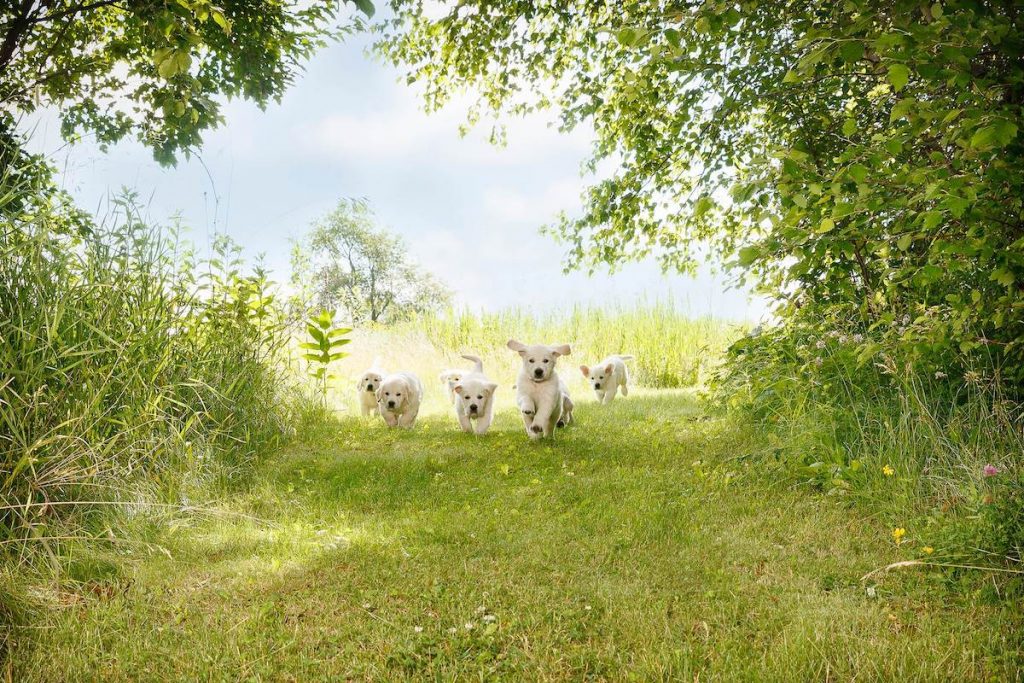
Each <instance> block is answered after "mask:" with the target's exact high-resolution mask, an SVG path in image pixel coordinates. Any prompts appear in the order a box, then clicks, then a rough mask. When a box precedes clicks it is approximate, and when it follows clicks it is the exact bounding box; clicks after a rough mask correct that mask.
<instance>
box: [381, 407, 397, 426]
mask: <svg viewBox="0 0 1024 683" xmlns="http://www.w3.org/2000/svg"><path fill="white" fill-rule="evenodd" d="M380 416H381V417H383V418H384V423H385V424H386V425H387V426H388V427H397V426H398V416H397V415H395V414H394V413H392V412H388V411H386V410H382V411H381V413H380Z"/></svg>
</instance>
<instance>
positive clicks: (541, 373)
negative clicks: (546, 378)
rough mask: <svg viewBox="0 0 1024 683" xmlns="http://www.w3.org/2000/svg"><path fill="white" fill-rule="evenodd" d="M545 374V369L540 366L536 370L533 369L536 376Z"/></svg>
mask: <svg viewBox="0 0 1024 683" xmlns="http://www.w3.org/2000/svg"><path fill="white" fill-rule="evenodd" d="M543 375H544V371H543V370H541V369H540V368H537V369H536V370H534V371H533V376H534V377H542V376H543Z"/></svg>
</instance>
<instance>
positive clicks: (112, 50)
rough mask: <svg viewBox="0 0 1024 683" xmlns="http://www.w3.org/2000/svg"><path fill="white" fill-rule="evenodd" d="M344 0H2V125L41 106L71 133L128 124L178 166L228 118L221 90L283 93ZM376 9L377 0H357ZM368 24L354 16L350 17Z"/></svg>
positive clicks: (265, 95) (111, 135)
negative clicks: (223, 112)
mask: <svg viewBox="0 0 1024 683" xmlns="http://www.w3.org/2000/svg"><path fill="white" fill-rule="evenodd" d="M343 2H344V0H311V1H310V2H302V1H299V0H224V1H223V3H222V5H217V4H214V2H213V1H212V0H9V1H8V2H4V3H0V112H2V113H0V129H4V128H6V129H8V130H12V129H13V126H14V123H15V116H16V115H17V114H25V113H30V112H32V111H35V110H36V109H37V108H39V107H47V106H49V107H55V108H57V109H58V110H59V111H60V116H61V121H62V132H63V134H64V136H65V137H67V138H71V137H73V136H74V135H78V134H85V133H92V134H95V136H96V139H97V141H98V142H99V143H100V144H101V145H107V144H110V143H113V142H117V141H118V140H121V139H122V138H124V137H125V136H127V135H129V134H130V133H134V134H135V135H136V137H137V138H138V139H139V140H140V141H142V142H143V143H144V144H146V145H147V146H149V147H151V148H152V149H153V152H154V155H155V157H156V158H157V160H159V161H160V162H162V163H172V162H173V161H174V160H175V158H176V155H177V154H178V153H179V152H185V153H186V154H187V153H188V151H189V150H190V149H193V148H195V147H197V146H198V145H199V144H200V143H201V135H202V132H203V131H205V130H208V129H210V128H213V127H216V126H217V125H218V124H220V123H221V122H222V118H221V115H220V103H219V102H218V100H217V97H218V96H226V97H229V98H230V97H245V98H247V99H250V100H252V101H254V102H256V103H257V104H259V105H260V106H261V107H262V106H265V105H266V104H267V103H268V102H270V101H271V100H275V99H279V98H280V96H281V94H282V93H283V92H284V90H285V89H286V88H287V86H288V85H289V84H290V83H291V82H292V80H293V79H294V77H295V74H296V73H297V72H298V71H299V69H300V68H301V63H302V61H303V60H304V59H306V58H308V57H309V56H310V55H311V54H312V53H313V52H314V51H315V50H316V49H317V48H318V47H319V46H320V45H322V44H323V41H324V39H325V38H326V37H328V36H330V35H333V34H334V31H333V29H332V28H331V27H332V24H333V23H334V21H335V19H336V16H337V14H338V10H339V8H340V6H341V5H342V4H343ZM351 2H352V4H355V5H357V6H358V7H359V8H360V9H361V10H362V11H363V12H364V13H366V14H367V15H370V14H372V13H373V5H372V3H371V2H369V0H351ZM353 25H354V26H359V25H360V22H359V21H358V20H356V21H355V22H354V24H353Z"/></svg>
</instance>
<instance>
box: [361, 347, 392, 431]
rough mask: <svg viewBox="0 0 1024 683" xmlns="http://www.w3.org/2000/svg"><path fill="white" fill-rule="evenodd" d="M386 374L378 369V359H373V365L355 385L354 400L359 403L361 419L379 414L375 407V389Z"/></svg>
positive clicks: (376, 406) (378, 409) (377, 408)
mask: <svg viewBox="0 0 1024 683" xmlns="http://www.w3.org/2000/svg"><path fill="white" fill-rule="evenodd" d="M386 374H388V373H387V372H385V371H384V370H383V369H382V368H381V367H380V358H374V359H373V365H371V366H370V367H369V369H368V370H367V371H366V372H364V373H363V376H362V377H360V378H359V381H358V382H357V383H356V400H357V401H359V410H360V412H362V414H363V417H369V416H370V415H377V414H379V413H380V408H379V407H378V405H377V388H378V387H380V383H381V382H383V381H384V375H386Z"/></svg>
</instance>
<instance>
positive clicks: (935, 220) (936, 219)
mask: <svg viewBox="0 0 1024 683" xmlns="http://www.w3.org/2000/svg"><path fill="white" fill-rule="evenodd" d="M941 222H942V212H941V211H926V212H925V214H924V220H923V221H922V224H923V225H924V229H925V230H933V229H935V227H936V226H937V225H938V224H939V223H941Z"/></svg>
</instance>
